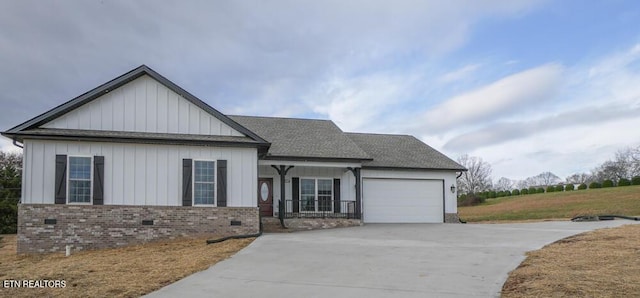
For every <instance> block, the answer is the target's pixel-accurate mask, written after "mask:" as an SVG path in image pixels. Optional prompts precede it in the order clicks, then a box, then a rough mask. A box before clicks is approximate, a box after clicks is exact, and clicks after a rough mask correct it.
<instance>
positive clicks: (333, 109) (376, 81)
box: [305, 73, 418, 131]
mask: <svg viewBox="0 0 640 298" xmlns="http://www.w3.org/2000/svg"><path fill="white" fill-rule="evenodd" d="M417 80H418V78H417V77H416V76H413V75H411V74H393V73H377V74H372V75H367V76H362V77H356V78H350V79H348V78H333V79H332V80H330V81H328V82H326V83H325V84H323V86H321V87H319V88H318V89H317V90H315V92H313V93H311V94H309V95H308V96H307V97H306V98H305V102H306V103H307V104H308V105H309V106H310V107H311V108H312V109H313V111H314V112H316V113H319V114H322V115H326V116H327V117H328V118H329V119H331V120H333V121H334V122H336V124H337V125H338V126H340V128H342V129H343V130H345V131H364V130H367V131H371V130H372V129H373V130H375V128H374V127H380V126H385V124H388V123H389V122H388V120H389V118H388V116H389V114H390V112H391V111H392V110H393V109H394V106H397V105H402V104H403V101H406V100H407V97H408V96H407V91H408V90H412V89H413V88H412V86H413V85H415V82H416V81H417ZM376 119H385V120H383V121H376ZM387 131H388V130H387Z"/></svg>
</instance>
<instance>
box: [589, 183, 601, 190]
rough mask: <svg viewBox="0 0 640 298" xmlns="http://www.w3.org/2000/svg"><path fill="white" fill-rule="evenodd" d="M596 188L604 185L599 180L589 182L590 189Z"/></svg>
mask: <svg viewBox="0 0 640 298" xmlns="http://www.w3.org/2000/svg"><path fill="white" fill-rule="evenodd" d="M594 188H602V185H601V184H600V183H598V182H591V183H589V189H594Z"/></svg>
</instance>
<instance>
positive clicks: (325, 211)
mask: <svg viewBox="0 0 640 298" xmlns="http://www.w3.org/2000/svg"><path fill="white" fill-rule="evenodd" d="M361 167H362V165H361V163H359V162H348V161H332V162H326V161H296V160H260V161H259V162H258V177H259V179H258V180H259V182H258V206H259V207H260V213H261V216H262V217H263V218H268V217H271V218H278V219H279V220H280V221H281V223H283V224H285V225H286V222H292V223H293V222H294V221H295V220H296V219H297V220H298V221H300V220H311V219H328V220H331V219H348V220H357V222H359V221H360V219H361V218H362V208H361V206H362V203H361V202H362V194H361V177H360V173H361ZM285 220H286V222H285Z"/></svg>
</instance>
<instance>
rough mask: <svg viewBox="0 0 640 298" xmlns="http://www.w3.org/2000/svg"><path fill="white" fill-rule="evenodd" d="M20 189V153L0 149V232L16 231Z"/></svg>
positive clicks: (11, 232) (10, 232)
mask: <svg viewBox="0 0 640 298" xmlns="http://www.w3.org/2000/svg"><path fill="white" fill-rule="evenodd" d="M21 189H22V153H13V152H2V151H0V234H14V233H16V232H17V228H18V202H19V201H20V197H21Z"/></svg>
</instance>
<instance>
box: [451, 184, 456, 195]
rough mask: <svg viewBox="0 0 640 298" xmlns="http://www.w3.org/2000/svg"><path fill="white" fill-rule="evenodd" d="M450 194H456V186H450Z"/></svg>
mask: <svg viewBox="0 0 640 298" xmlns="http://www.w3.org/2000/svg"><path fill="white" fill-rule="evenodd" d="M451 193H456V186H455V185H453V184H451Z"/></svg>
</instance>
